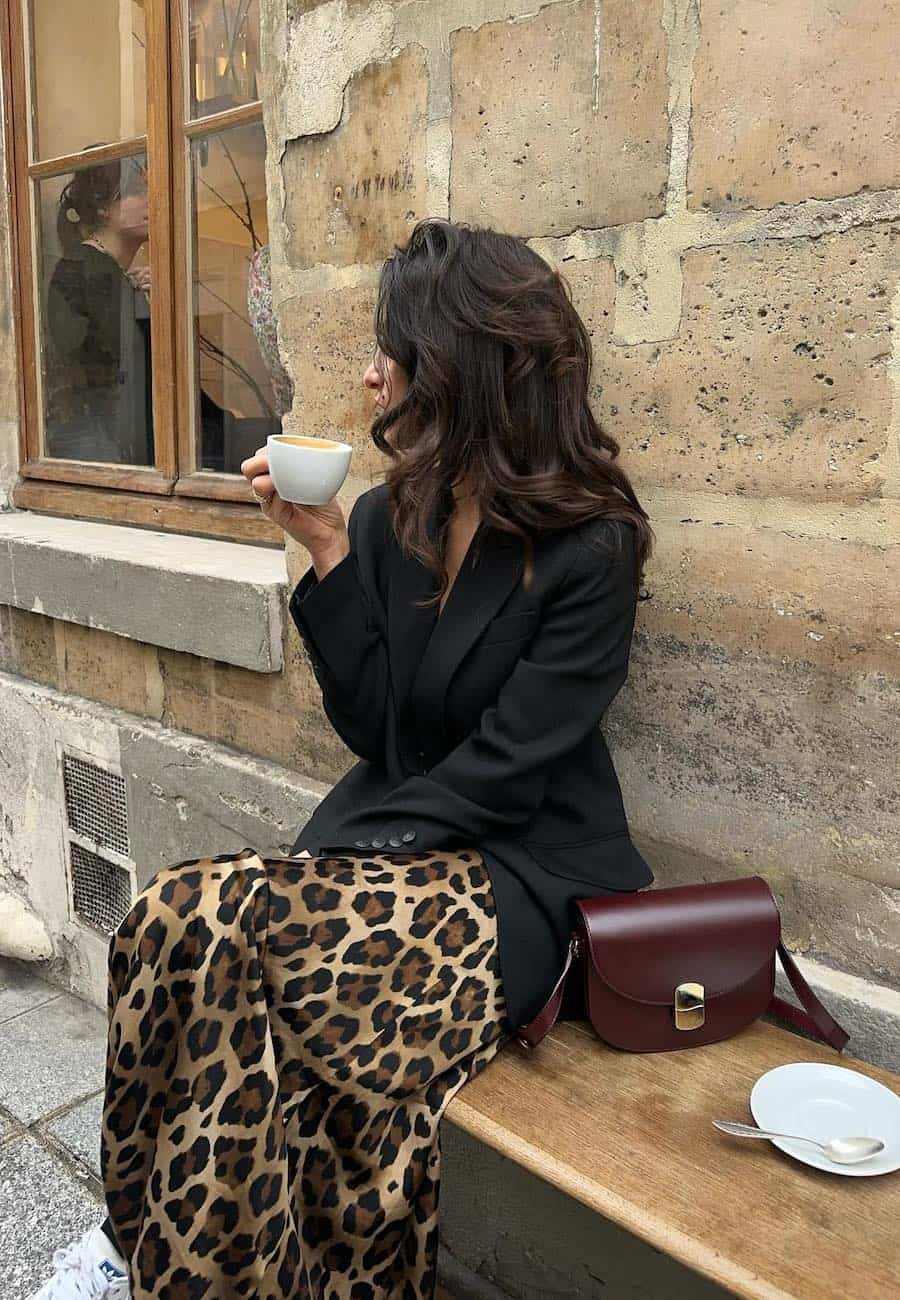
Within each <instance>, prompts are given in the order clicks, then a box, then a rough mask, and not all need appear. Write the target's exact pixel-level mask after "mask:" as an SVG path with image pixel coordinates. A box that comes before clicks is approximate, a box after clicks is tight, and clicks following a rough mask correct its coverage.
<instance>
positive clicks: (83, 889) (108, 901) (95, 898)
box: [69, 843, 132, 934]
mask: <svg viewBox="0 0 900 1300" xmlns="http://www.w3.org/2000/svg"><path fill="white" fill-rule="evenodd" d="M69 852H70V853H71V855H72V857H71V861H72V906H73V907H74V909H75V914H76V916H77V917H78V918H79V920H81V921H86V922H87V923H88V925H93V926H96V928H97V929H98V930H102V931H103V932H104V933H105V934H112V932H113V930H115V928H116V926H117V925H118V924H119V922H120V921H122V920H123V919H124V918H125V917H126V916H127V914H128V911H129V908H130V907H131V903H132V897H131V875H130V873H129V872H128V871H127V870H126V868H125V867H117V866H116V865H115V863H114V862H107V861H106V859H105V858H98V857H97V854H96V853H91V852H90V851H89V850H88V849H84V848H82V847H81V845H80V844H74V843H70V844H69Z"/></svg>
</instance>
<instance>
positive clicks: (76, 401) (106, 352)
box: [35, 155, 153, 465]
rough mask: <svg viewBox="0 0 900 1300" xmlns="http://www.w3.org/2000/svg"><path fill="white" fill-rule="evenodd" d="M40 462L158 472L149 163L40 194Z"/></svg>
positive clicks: (71, 177) (43, 184)
mask: <svg viewBox="0 0 900 1300" xmlns="http://www.w3.org/2000/svg"><path fill="white" fill-rule="evenodd" d="M35 203H36V205H37V226H38V230H39V247H38V257H39V260H38V285H37V293H38V319H39V322H40V323H39V329H40V337H41V366H40V385H41V407H42V412H43V431H42V432H43V454H44V455H45V456H60V457H66V458H67V459H75V460H87V461H112V462H114V463H119V464H121V463H128V464H132V465H152V464H153V418H152V411H151V383H150V299H149V293H150V283H149V280H150V276H149V270H148V259H147V252H148V247H147V241H148V235H149V209H148V197H147V173H146V160H145V157H144V155H139V156H137V157H134V158H125V159H122V160H121V161H119V162H108V163H101V164H95V165H94V166H92V167H82V168H79V170H78V171H77V172H70V173H69V174H68V175H67V176H57V177H54V178H53V179H52V180H45V181H40V182H38V183H37V184H36V186H35Z"/></svg>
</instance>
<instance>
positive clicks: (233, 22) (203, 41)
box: [188, 0, 262, 118]
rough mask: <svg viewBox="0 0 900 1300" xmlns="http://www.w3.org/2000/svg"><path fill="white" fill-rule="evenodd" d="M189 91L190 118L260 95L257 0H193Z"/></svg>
mask: <svg viewBox="0 0 900 1300" xmlns="http://www.w3.org/2000/svg"><path fill="white" fill-rule="evenodd" d="M188 94H189V97H190V100H189V102H190V108H189V116H190V117H194V118H196V117H209V116H210V114H212V113H221V112H223V111H224V110H225V109H227V108H235V107H236V106H237V105H238V104H249V103H251V102H252V101H253V100H256V99H261V98H262V94H261V89H260V86H259V0H191V4H190V9H189V11H188Z"/></svg>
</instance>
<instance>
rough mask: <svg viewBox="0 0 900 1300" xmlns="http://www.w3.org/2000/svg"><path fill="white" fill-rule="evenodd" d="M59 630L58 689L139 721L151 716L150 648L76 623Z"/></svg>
mask: <svg viewBox="0 0 900 1300" xmlns="http://www.w3.org/2000/svg"><path fill="white" fill-rule="evenodd" d="M60 630H61V632H62V636H63V641H64V645H65V660H64V677H65V681H64V684H63V686H62V689H64V690H67V691H72V692H73V693H74V694H76V695H83V696H85V698H86V699H89V700H99V701H100V703H101V704H111V705H113V706H114V707H116V708H120V709H126V710H127V711H128V712H129V713H137V714H139V715H140V716H142V717H146V716H148V715H150V716H152V714H153V709H152V706H151V704H150V702H149V700H148V671H150V670H151V669H152V658H153V654H154V647H153V646H147V645H143V644H142V643H141V642H140V641H132V640H131V638H130V637H124V636H118V635H117V634H116V633H115V632H104V631H102V630H101V629H100V628H91V627H82V626H81V625H80V624H78V623H61V624H60Z"/></svg>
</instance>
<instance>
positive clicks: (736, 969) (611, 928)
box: [577, 876, 781, 1006]
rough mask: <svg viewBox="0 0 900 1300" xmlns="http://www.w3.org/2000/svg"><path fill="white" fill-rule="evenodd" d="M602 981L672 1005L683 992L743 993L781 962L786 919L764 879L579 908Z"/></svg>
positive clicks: (582, 903) (589, 902) (640, 998)
mask: <svg viewBox="0 0 900 1300" xmlns="http://www.w3.org/2000/svg"><path fill="white" fill-rule="evenodd" d="M577 907H578V911H579V912H580V916H581V922H582V924H581V925H580V926H579V933H580V937H581V939H582V942H583V943H585V944H586V946H587V948H588V952H589V955H590V961H591V964H592V965H593V968H594V970H595V972H596V973H597V975H598V976H599V977H600V979H602V980H603V981H604V982H605V983H606V984H608V985H609V987H610V988H611V989H613V990H614V991H615V992H616V993H619V994H621V995H622V996H623V997H626V998H631V999H632V1000H633V1001H635V1002H646V1003H655V1004H657V1005H661V1006H665V1005H669V1006H671V1005H672V1003H673V1002H674V994H675V988H676V986H677V985H678V984H682V983H684V982H686V981H695V982H697V983H699V984H702V985H703V987H704V991H705V996H706V997H707V998H712V997H716V996H717V995H718V994H721V993H725V992H728V991H729V990H730V989H736V988H740V987H741V985H743V984H746V983H747V981H748V980H750V979H752V977H753V976H754V975H756V974H757V973H758V972H759V971H760V970H761V969H762V968H763V967H764V966H765V965H766V964H767V963H770V962H772V961H773V958H774V953H775V949H776V947H777V945H778V939H779V936H780V933H781V918H780V916H779V914H778V907H777V904H776V902H775V899H774V897H773V895H772V891H771V890H770V888H769V886H768V884H767V883H766V881H765V880H763V878H762V877H761V876H745V877H743V878H742V879H740V880H722V881H716V882H714V883H712V884H708V885H679V886H676V887H675V888H673V889H648V890H646V891H643V892H641V893H633V894H621V895H617V896H613V897H609V896H601V897H598V898H582V899H579V900H578V902H577Z"/></svg>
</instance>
